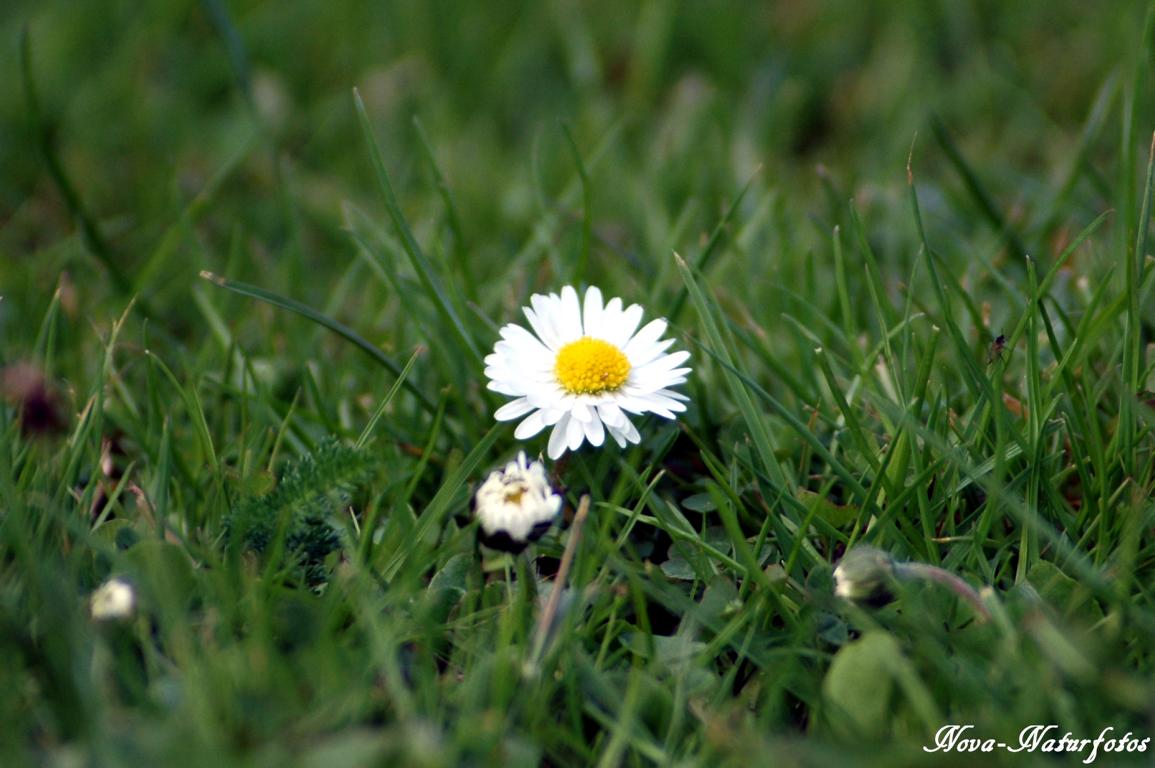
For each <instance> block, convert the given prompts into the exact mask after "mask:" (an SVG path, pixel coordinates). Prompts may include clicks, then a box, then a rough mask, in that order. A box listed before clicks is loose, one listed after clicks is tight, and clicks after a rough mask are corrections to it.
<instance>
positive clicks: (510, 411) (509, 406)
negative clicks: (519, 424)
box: [493, 397, 534, 421]
mask: <svg viewBox="0 0 1155 768" xmlns="http://www.w3.org/2000/svg"><path fill="white" fill-rule="evenodd" d="M533 409H534V408H533V406H532V405H530V404H529V400H526V399H525V398H524V397H519V398H518V399H517V400H513V401H511V402H508V403H506V404H505V405H503V406H501V407H500V408H498V409H497V412H496V413H494V414H493V418H495V419H497V420H498V421H513V420H514V419H516V418H518V417H521V416H524V415H525V414H527V413H529V412H530V411H532V410H533Z"/></svg>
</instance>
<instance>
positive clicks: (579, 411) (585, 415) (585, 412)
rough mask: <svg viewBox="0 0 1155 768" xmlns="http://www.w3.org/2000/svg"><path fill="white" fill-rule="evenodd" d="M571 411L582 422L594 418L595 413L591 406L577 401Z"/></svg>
mask: <svg viewBox="0 0 1155 768" xmlns="http://www.w3.org/2000/svg"><path fill="white" fill-rule="evenodd" d="M570 413H571V414H573V417H574V418H575V419H577V420H578V421H580V422H582V423H583V424H585V423H586V422H588V421H590V419H592V418H594V415H593V413H592V412H591V411H590V408H589V406H588V405H586V404H585V403H575V404H574V407H573V408H571V409H570Z"/></svg>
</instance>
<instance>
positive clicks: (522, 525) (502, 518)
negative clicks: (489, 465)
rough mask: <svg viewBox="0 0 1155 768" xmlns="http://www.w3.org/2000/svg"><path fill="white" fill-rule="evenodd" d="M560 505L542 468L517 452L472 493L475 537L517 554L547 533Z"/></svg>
mask: <svg viewBox="0 0 1155 768" xmlns="http://www.w3.org/2000/svg"><path fill="white" fill-rule="evenodd" d="M561 504H562V499H561V496H559V495H558V494H556V493H554V491H553V488H552V487H550V484H549V480H548V479H547V478H546V475H545V466H544V465H543V464H542V463H541V462H540V461H528V460H527V459H526V457H525V452H524V451H522V452H519V453H518V454H517V459H515V460H514V461H511V462H509V463H508V464H506V465H505V467H504V468H503V469H497V470H494V471H493V472H491V473H489V477H487V478H486V479H485V482H484V483H482V484H481V487H480V488H478V489H477V493H476V494H474V497H473V511H474V514H476V515H477V521H478V523H479V525H480V528H479V531H478V538H479V539H480V540H481V543H482V544H485V545H486V546H487V547H492V548H493V549H500V550H503V551H505V552H513V553H517V552H520V551H521V550H523V549H525V547H526V545H528V544H529V543H530V542H531V541H536V540H537V539H539V538H541V537H542V535H544V534H545V532H546V531H548V530H549V527H550V526H551V525H553V522H554V520H556V519H557V516H558V513H559V512H560V511H561Z"/></svg>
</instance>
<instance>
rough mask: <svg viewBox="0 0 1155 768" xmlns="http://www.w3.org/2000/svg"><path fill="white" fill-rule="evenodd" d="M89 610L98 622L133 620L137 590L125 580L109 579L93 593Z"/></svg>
mask: <svg viewBox="0 0 1155 768" xmlns="http://www.w3.org/2000/svg"><path fill="white" fill-rule="evenodd" d="M89 608H90V610H91V612H92V618H93V619H95V620H96V621H116V620H120V619H131V618H132V616H133V614H134V613H135V612H136V590H135V589H134V588H133V586H132V584H130V583H128V582H127V581H125V580H124V579H121V578H113V579H109V580H108V581H106V582H104V584H102V585H101V586H100V588H99V589H97V590H96V591H95V592H93V593H92V597H91V598H90V600H89Z"/></svg>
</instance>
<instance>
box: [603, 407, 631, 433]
mask: <svg viewBox="0 0 1155 768" xmlns="http://www.w3.org/2000/svg"><path fill="white" fill-rule="evenodd" d="M598 416H600V417H601V420H602V421H604V422H605V424H606V426H607V427H615V428H618V427H621V426H622V425H623V424H625V423H626V422H627V421H629V418H627V417H626V415H625V414H624V413H622V409H621V408H619V407H618V406H617V404H616V403H602V404H601V405H599V406H598Z"/></svg>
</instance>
